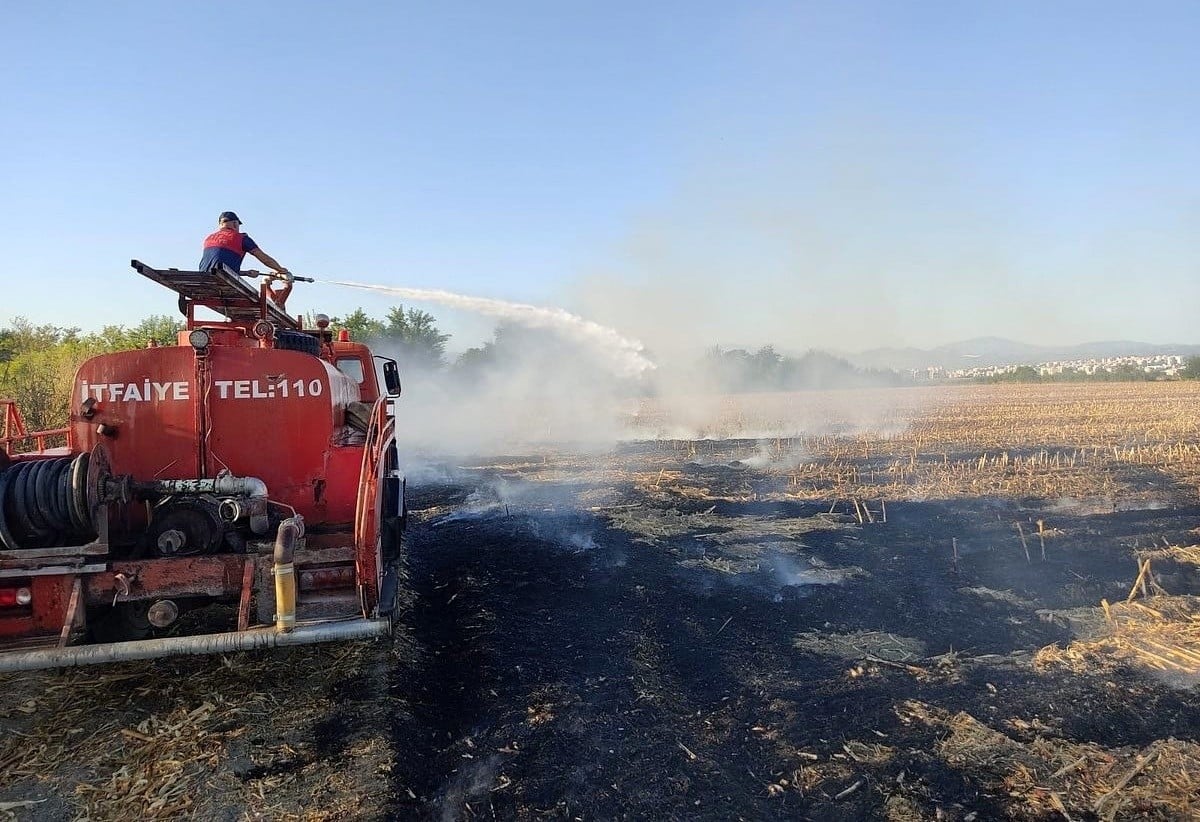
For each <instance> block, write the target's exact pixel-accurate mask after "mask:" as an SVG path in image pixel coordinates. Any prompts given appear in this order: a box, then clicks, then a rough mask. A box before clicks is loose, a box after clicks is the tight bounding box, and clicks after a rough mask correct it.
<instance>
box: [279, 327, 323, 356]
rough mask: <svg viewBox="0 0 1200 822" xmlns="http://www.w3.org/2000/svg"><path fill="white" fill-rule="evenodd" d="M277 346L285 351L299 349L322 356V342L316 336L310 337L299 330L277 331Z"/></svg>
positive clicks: (305, 352) (302, 351)
mask: <svg viewBox="0 0 1200 822" xmlns="http://www.w3.org/2000/svg"><path fill="white" fill-rule="evenodd" d="M275 347H276V348H279V349H282V350H284V351H299V352H301V353H303V354H312V355H313V356H314V357H316V356H320V354H321V344H320V343H319V342H317V338H316V337H310V336H309V335H307V334H303V333H301V332H299V331H277V332H275Z"/></svg>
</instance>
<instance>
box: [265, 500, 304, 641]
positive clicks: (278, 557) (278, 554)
mask: <svg viewBox="0 0 1200 822" xmlns="http://www.w3.org/2000/svg"><path fill="white" fill-rule="evenodd" d="M303 533H304V520H303V519H301V518H300V517H299V516H295V517H290V518H288V519H285V520H284V521H283V522H281V523H279V532H278V533H277V534H276V535H275V567H274V568H273V569H272V572H273V573H274V575H275V628H276V629H277V630H279V631H290V630H292V629H293V628H294V627H296V565H295V563H294V562H293V561H292V560H293V558H294V557H295V555H296V540H298V539H299V538H300V536H301V535H302V534H303Z"/></svg>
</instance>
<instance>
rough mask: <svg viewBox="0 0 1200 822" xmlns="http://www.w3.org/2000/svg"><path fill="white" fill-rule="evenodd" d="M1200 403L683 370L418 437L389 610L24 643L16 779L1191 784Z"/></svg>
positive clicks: (1056, 796)
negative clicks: (287, 622)
mask: <svg viewBox="0 0 1200 822" xmlns="http://www.w3.org/2000/svg"><path fill="white" fill-rule="evenodd" d="M1198 402H1200V387H1198V386H1196V385H1194V384H1191V383H1151V384H1110V385H1104V384H1092V385H1069V386H1055V385H1046V386H1011V387H983V386H975V387H967V388H961V389H940V390H938V389H919V390H918V389H895V390H889V391H879V392H868V391H863V392H830V393H824V394H817V393H798V394H787V395H761V396H739V397H725V398H697V399H696V400H695V401H693V402H687V403H684V404H682V405H664V404H656V403H651V402H645V403H641V404H639V405H638V406H637V407H635V408H631V409H630V414H631V417H630V420H629V422H630V425H631V431H632V437H631V439H630V440H629V441H628V442H625V443H623V444H621V445H618V446H616V447H614V448H611V449H607V450H604V451H600V452H594V451H593V452H588V453H581V452H580V451H579V450H577V449H572V448H569V447H563V446H559V447H553V448H551V447H538V448H528V449H522V450H523V453H518V454H507V455H497V454H491V455H481V456H477V457H474V458H472V459H469V460H463V459H456V460H447V459H444V458H440V457H439V456H438V455H436V454H425V455H414V460H413V462H412V471H411V475H410V479H409V488H410V495H411V500H410V504H411V506H412V515H411V525H410V529H411V530H410V532H409V535H408V539H407V552H408V573H409V579H410V585H409V587H408V589H407V591H406V595H405V599H406V602H405V608H404V619H403V621H402V624H401V626H400V628H399V630H398V632H397V636H396V637H395V639H394V640H393V641H390V642H388V643H378V644H370V645H355V646H348V647H325V648H315V649H306V650H300V651H292V652H288V653H284V654H278V655H275V656H269V655H251V654H240V655H234V656H230V657H226V658H216V659H190V658H189V659H175V660H162V661H158V662H155V663H140V664H131V665H124V666H107V667H103V668H94V669H84V670H78V671H61V672H41V673H37V674H31V675H22V676H7V677H4V678H2V679H0V686H2V687H3V691H4V695H3V697H0V731H2V732H3V733H2V734H0V815H3V814H8V815H12V816H15V817H17V818H47V819H53V818H76V817H88V818H96V819H100V818H106V819H116V818H122V819H124V818H135V817H139V816H140V817H143V818H146V817H154V816H167V815H171V814H176V815H192V816H195V817H201V818H206V819H207V818H227V819H242V818H293V819H326V818H328V819H334V818H336V819H343V818H359V819H411V818H430V819H474V818H482V819H492V818H496V819H576V818H579V819H620V818H629V819H642V818H658V819H672V818H676V819H695V818H712V819H738V818H743V819H764V818H780V819H797V818H812V819H860V818H883V819H892V820H917V819H931V818H943V819H962V820H967V819H994V818H1014V819H1042V818H1059V819H1064V818H1070V819H1087V818H1103V819H1109V818H1119V819H1124V818H1159V819H1179V818H1186V817H1187V816H1189V815H1190V816H1194V815H1196V813H1197V811H1196V810H1195V805H1196V803H1197V795H1198V794H1197V791H1198V790H1200V776H1198V774H1200V745H1198V744H1197V739H1198V734H1200V695H1198V694H1197V692H1196V690H1195V687H1194V685H1195V683H1196V682H1197V681H1198V680H1197V676H1198V672H1200V618H1198V617H1197V614H1200V611H1197V610H1196V608H1195V603H1194V600H1193V599H1191V597H1190V596H1189V595H1192V594H1200V587H1198V584H1197V575H1196V573H1195V570H1194V569H1195V564H1194V562H1195V561H1197V560H1200V548H1195V545H1196V542H1197V538H1196V532H1195V530H1194V529H1195V528H1196V527H1197V526H1198V525H1200V496H1198V491H1197V489H1198V487H1200V414H1198V413H1197V411H1196V408H1197V403H1198ZM418 457H419V459H418Z"/></svg>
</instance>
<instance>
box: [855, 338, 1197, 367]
mask: <svg viewBox="0 0 1200 822" xmlns="http://www.w3.org/2000/svg"><path fill="white" fill-rule="evenodd" d="M1152 354H1178V355H1181V356H1184V357H1194V356H1200V345H1182V344H1166V345H1157V344H1154V343H1144V342H1134V341H1131V340H1113V341H1106V342H1090V343H1080V344H1079V345H1030V344H1028V343H1022V342H1017V341H1015V340H1006V339H1004V338H1002V337H977V338H975V339H973V340H963V341H962V342H956V343H949V344H947V345H939V346H938V347H936V348H930V349H921V348H873V349H870V350H869V351H861V352H859V353H857V354H851V353H840V354H839V356H841V357H844V358H846V359H847V360H849V361H850V362H851V363H853V364H854V365H856V366H858V367H859V368H893V369H896V370H897V371H907V370H913V369H925V368H934V367H938V368H947V369H956V368H971V367H974V366H990V365H1033V364H1035V363H1040V362H1054V361H1063V360H1079V359H1098V358H1102V357H1143V356H1149V355H1152Z"/></svg>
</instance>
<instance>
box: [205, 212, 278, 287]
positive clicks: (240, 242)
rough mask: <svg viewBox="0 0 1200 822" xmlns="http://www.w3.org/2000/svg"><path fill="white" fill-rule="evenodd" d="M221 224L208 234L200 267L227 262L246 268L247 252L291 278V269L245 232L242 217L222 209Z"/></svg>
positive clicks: (235, 266) (209, 268)
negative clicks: (243, 261)
mask: <svg viewBox="0 0 1200 822" xmlns="http://www.w3.org/2000/svg"><path fill="white" fill-rule="evenodd" d="M217 225H218V226H219V228H218V229H217V230H216V231H214V232H213V233H212V234H209V235H208V236H207V237H205V238H204V255H203V256H202V257H200V270H201V271H212V269H213V266H215V265H216V264H218V263H223V264H224V265H227V266H229V267H230V268H232V269H233V270H234V271H241V270H242V259H243V258H244V257H245V256H246V252H249V253H251V254H253V255H254V256H255V257H257V258H258V260H259V262H261V263H262V264H263V265H268V266H270V267H271V269H272V270H273V271H274V272H275V273H276V274H277V275H279V279H282V280H286V279H288V270H287V269H286V268H284V267H283V266H281V265H280V264H279V263H277V262H276V261H275V258H274V257H272V256H271V255H270V254H268V253H266V252H265V251H263V250H262V249H261V248H259V247H258V243H256V242H254V240H252V239H250V235H249V234H243V233H242V230H241V229H242V221H241V220H239V219H238V215H236V214H234V213H233V212H232V211H222V212H221V216H220V217H218V218H217Z"/></svg>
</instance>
